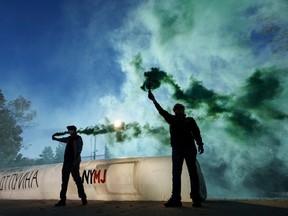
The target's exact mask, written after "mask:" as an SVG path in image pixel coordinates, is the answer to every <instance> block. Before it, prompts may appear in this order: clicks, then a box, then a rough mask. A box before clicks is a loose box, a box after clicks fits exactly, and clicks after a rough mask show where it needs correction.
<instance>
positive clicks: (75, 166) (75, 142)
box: [52, 125, 87, 207]
mask: <svg viewBox="0 0 288 216" xmlns="http://www.w3.org/2000/svg"><path fill="white" fill-rule="evenodd" d="M67 129H68V132H69V134H70V136H68V137H63V138H56V137H55V136H58V135H63V133H55V134H53V135H52V139H53V140H57V141H59V142H63V143H66V148H65V154H64V163H63V167H62V185H61V192H60V201H59V202H58V203H56V204H55V206H57V207H58V206H65V205H66V192H67V186H68V182H69V176H70V173H71V175H72V177H73V179H74V181H75V183H76V185H77V188H78V195H79V198H81V200H82V205H87V198H86V194H85V191H84V187H83V183H82V179H81V177H80V173H79V167H80V162H81V151H82V147H83V141H82V138H81V136H79V135H77V128H76V127H75V126H74V125H71V126H67Z"/></svg>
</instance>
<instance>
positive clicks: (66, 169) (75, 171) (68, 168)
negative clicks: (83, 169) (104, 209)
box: [60, 162, 86, 200]
mask: <svg viewBox="0 0 288 216" xmlns="http://www.w3.org/2000/svg"><path fill="white" fill-rule="evenodd" d="M79 166H80V164H77V165H76V166H73V163H67V162H64V163H63V167H62V185H61V192H60V199H61V200H66V193H67V187H68V182H69V177H70V173H71V175H72V177H73V179H74V181H75V183H76V185H77V189H78V196H79V198H81V199H86V194H85V191H84V187H83V183H82V179H81V177H80V173H79Z"/></svg>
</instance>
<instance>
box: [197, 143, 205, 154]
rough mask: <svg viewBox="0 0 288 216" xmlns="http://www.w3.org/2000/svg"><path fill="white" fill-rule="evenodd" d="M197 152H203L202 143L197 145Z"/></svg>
mask: <svg viewBox="0 0 288 216" xmlns="http://www.w3.org/2000/svg"><path fill="white" fill-rule="evenodd" d="M198 152H199V154H203V153H204V147H203V145H198Z"/></svg>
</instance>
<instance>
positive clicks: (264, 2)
mask: <svg viewBox="0 0 288 216" xmlns="http://www.w3.org/2000/svg"><path fill="white" fill-rule="evenodd" d="M287 11H288V2H287V1H285V0H277V1H273V0H243V1H231V0H221V1H220V0H219V1H210V0H203V1H197V0H121V1H120V0H119V1H117V0H105V1H100V0H83V1H80V0H41V1H39V0H26V1H21V0H1V1H0V28H1V29H0V32H1V33H0V47H1V49H0V73H1V78H0V89H1V90H2V93H3V94H4V96H5V98H6V99H7V100H13V99H16V98H17V97H18V96H19V95H22V96H23V97H24V98H26V99H27V100H29V101H31V103H32V108H33V109H35V110H36V111H37V118H36V119H35V121H34V123H35V126H34V127H31V128H29V129H27V130H25V131H24V133H23V139H24V140H23V144H24V146H25V147H26V148H25V149H23V150H22V151H21V152H22V153H23V154H24V156H27V157H31V158H33V157H34V158H37V157H38V156H39V154H40V153H41V151H42V150H43V149H44V147H45V146H52V147H53V149H54V148H55V147H56V146H57V143H56V142H53V141H52V140H51V135H52V134H53V133H55V132H61V131H65V130H66V126H67V125H70V124H74V125H76V126H77V127H78V128H86V127H90V126H94V125H98V124H107V122H114V121H116V120H121V121H123V122H125V123H138V124H139V125H140V126H141V127H142V126H143V131H142V134H141V136H138V137H137V138H135V139H133V138H129V139H127V141H124V142H121V143H118V142H116V143H114V144H112V145H111V143H110V144H107V143H108V142H113V137H112V135H111V134H110V135H108V134H102V135H100V136H99V138H97V143H99V144H100V143H105V142H106V144H107V145H110V151H111V152H112V153H113V154H114V155H116V156H117V157H132V156H157V155H163V154H164V155H165V154H167V155H168V154H170V148H169V145H163V140H161V137H162V134H156V133H154V134H153V133H152V132H151V131H154V132H155V131H156V129H159V128H161V127H164V128H166V129H167V131H166V132H167V133H168V126H167V125H166V124H165V122H164V121H163V119H161V117H160V116H159V115H158V113H157V111H156V109H155V108H154V106H153V104H152V103H151V101H149V99H147V92H145V91H143V90H142V89H140V86H141V85H142V84H143V82H144V76H143V73H144V72H145V71H149V70H150V68H152V67H156V68H159V69H161V70H163V71H165V72H166V73H167V74H169V75H171V77H172V81H171V82H170V83H169V82H166V83H163V84H161V86H160V87H159V88H157V89H155V90H153V92H154V95H155V97H156V99H157V100H158V101H159V103H160V104H161V105H162V106H163V108H165V109H168V110H169V111H171V107H172V106H173V105H174V104H175V103H176V102H179V100H180V102H182V103H184V105H185V106H186V107H187V109H186V113H187V114H189V115H192V116H194V117H195V119H196V121H197V122H198V124H199V127H200V129H201V132H202V136H203V141H204V144H205V153H204V154H203V156H202V155H201V156H200V159H199V160H200V162H202V167H204V168H203V169H204V174H205V171H206V172H210V173H209V175H210V177H212V176H213V175H216V174H217V173H218V174H219V173H221V172H222V173H223V179H219V178H220V177H219V176H218V177H217V179H215V181H216V180H217V181H218V182H221V181H223V183H225V184H226V185H227V184H228V183H227V182H225V179H232V178H233V181H232V182H229V186H231V187H232V186H235V185H239V184H241V185H243V190H242V192H243V194H244V193H247V191H249V187H250V186H251V187H252V186H253V184H254V183H255V181H254V180H255V179H261V176H263V175H269V173H267V172H270V171H271V170H270V171H269V169H268V168H269V167H273V166H275V163H276V164H278V165H279V164H280V165H279V166H278V168H279V169H278V170H277V171H275V173H274V176H276V177H275V178H277V177H279V176H280V174H279V173H281V170H282V171H283V170H287V168H288V160H287V155H286V154H287V152H288V146H287V141H286V140H287V139H286V136H287V133H288V126H287V125H288V124H287V123H288V121H287V117H288V111H287V110H288V105H287V104H288V103H287V98H288V97H287V96H288V92H287V81H288V79H287V73H288V69H287V68H288V63H287V57H288V20H287ZM171 83H172V84H171ZM176 85H177V86H179V87H180V88H181V91H182V92H184V93H185V97H184V98H179V97H177V94H176V88H175V86H176ZM204 92H205V93H207V94H208V93H209V94H210V95H212V96H213V97H212V96H211V97H210V96H207V94H206V96H205V94H204ZM215 107H216V108H217V109H213V108H215ZM145 125H146V126H147V125H149V127H150V129H151V127H154V129H155V130H148V131H149V133H148V132H147V130H146V129H147V127H146V129H145V127H144V126H145ZM145 130H146V131H145ZM167 133H166V135H163V136H167ZM126 135H127V136H128V137H129V136H131V137H132V136H133V132H131V133H130V134H129V131H127V134H126ZM82 137H83V139H84V141H85V143H84V149H83V153H82V155H85V156H89V155H90V154H91V151H92V148H93V147H92V143H93V142H94V141H93V140H92V139H91V137H90V136H86V135H82ZM114 141H115V140H114ZM284 152H286V154H285V153H284ZM252 162H253V166H250V165H251V163H252ZM248 165H249V166H248ZM263 166H266V168H267V167H268V168H267V169H266V170H265V171H263V173H264V174H263V173H261V167H263ZM205 167H206V168H205ZM247 167H249V168H247ZM251 167H253V168H251ZM259 169H260V171H259ZM255 170H258V172H256V171H255ZM244 171H245V172H244ZM259 173H260V174H261V175H259ZM262 174H263V175H262ZM221 175H222V174H221ZM251 176H252V177H254V178H253V179H254V180H253V181H252V180H251V179H250V177H251ZM214 177H215V176H214ZM279 178H280V177H279ZM281 183H283V185H284V183H285V182H280V185H281ZM286 183H287V182H286ZM208 184H213V180H210V181H209V182H208ZM286 185H287V184H286ZM229 186H227V187H229ZM267 187H270V185H268V186H267ZM246 189H247V190H246ZM261 189H263V188H260V189H259V191H261ZM272 189H274V188H272ZM272 189H271V190H272ZM286 189H287V188H286ZM227 190H228V189H227ZM235 190H236V189H235ZM238 190H239V189H238ZM213 192H214V194H218V195H219V194H221V193H222V192H223V190H221V191H220V190H219V191H217V189H215V191H213ZM230 192H231V190H230ZM231 193H232V192H231ZM255 193H256V192H255Z"/></svg>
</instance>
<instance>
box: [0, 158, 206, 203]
mask: <svg viewBox="0 0 288 216" xmlns="http://www.w3.org/2000/svg"><path fill="white" fill-rule="evenodd" d="M61 169H62V164H52V165H51V164H50V165H41V166H31V167H25V168H18V169H17V168H15V169H6V170H2V171H1V172H0V199H59V192H60V188H61ZM171 172H172V170H171V157H150V158H126V159H112V160H94V161H87V162H82V163H81V167H80V175H81V177H82V181H83V183H84V188H85V192H86V194H87V198H88V199H89V200H151V201H164V200H167V199H169V198H170V195H171V188H172V187H171V186H172V180H171V178H172V175H171ZM198 173H199V180H200V188H201V197H202V198H203V199H206V197H207V192H206V185H205V181H204V178H203V175H202V172H201V169H200V166H199V164H198ZM189 195H190V181H189V175H188V171H187V168H186V165H184V166H183V172H182V200H183V201H190V200H191V199H190V197H189ZM67 199H72V200H73V199H79V198H78V194H77V187H76V185H75V183H74V181H73V178H72V177H70V181H69V186H68V191H67Z"/></svg>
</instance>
